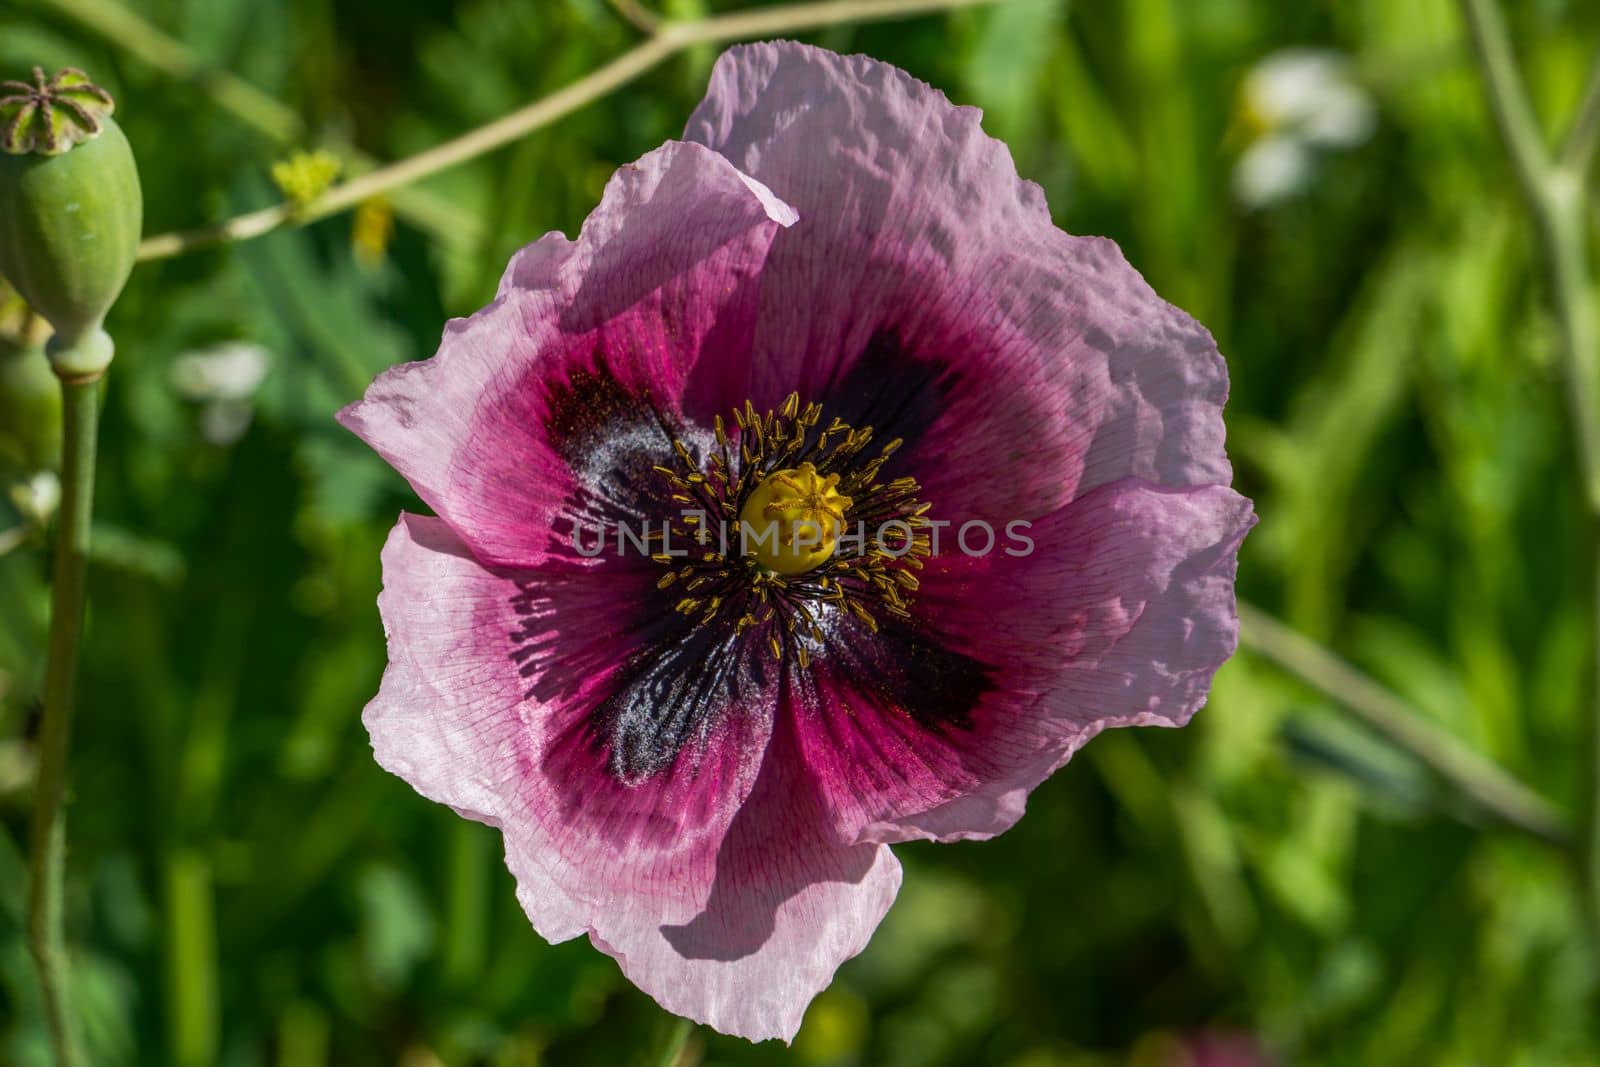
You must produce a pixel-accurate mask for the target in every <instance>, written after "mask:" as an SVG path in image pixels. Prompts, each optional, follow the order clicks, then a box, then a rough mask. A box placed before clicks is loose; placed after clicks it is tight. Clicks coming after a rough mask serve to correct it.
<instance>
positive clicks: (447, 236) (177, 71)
mask: <svg viewBox="0 0 1600 1067" xmlns="http://www.w3.org/2000/svg"><path fill="white" fill-rule="evenodd" d="M42 2H43V3H44V5H45V6H46V7H49V8H52V9H54V10H55V11H58V12H60V13H61V14H63V15H65V16H67V17H68V18H70V19H72V20H73V21H74V22H76V23H77V24H78V25H79V26H81V27H82V28H83V29H85V30H88V31H89V32H91V33H94V34H97V35H98V36H99V37H100V38H101V39H103V40H105V41H107V42H109V43H110V44H113V45H116V46H118V47H119V48H121V49H123V50H124V51H126V52H128V53H129V54H130V55H132V56H134V57H135V58H136V59H139V60H142V61H143V62H144V64H145V65H146V66H148V67H151V68H153V69H155V70H158V71H160V72H161V73H162V74H165V75H166V76H167V77H169V78H171V79H173V80H174V81H178V82H186V83H188V84H191V85H194V86H196V87H197V88H199V89H200V90H201V91H202V92H204V93H205V94H206V95H207V96H209V97H210V98H211V101H212V102H213V103H215V104H216V105H217V106H218V107H220V108H221V109H222V110H224V111H226V112H228V113H229V114H230V115H232V116H233V117H234V118H236V119H238V120H239V121H240V122H242V123H244V124H245V125H246V126H249V127H250V128H251V129H253V130H256V131H257V132H258V133H260V134H262V135H263V136H264V137H266V138H267V139H268V140H270V141H272V142H273V143H274V144H276V145H279V146H281V147H284V148H292V147H294V146H296V145H298V144H300V143H302V142H303V141H304V139H305V137H306V134H307V130H306V128H305V123H304V122H303V121H302V120H301V118H300V116H299V115H298V114H296V113H295V110H294V109H293V108H291V107H289V106H288V105H286V104H283V103H281V102H280V101H278V100H277V99H276V98H275V97H273V96H272V95H271V94H270V93H266V92H263V91H262V90H260V89H257V88H256V87H255V86H254V85H252V84H251V83H250V82H248V81H246V80H245V79H243V78H241V77H239V76H238V75H236V74H233V73H230V72H229V71H227V70H226V69H223V68H221V67H217V66H214V65H210V64H207V63H206V62H205V60H203V59H202V58H201V57H200V56H199V55H197V54H196V53H195V52H194V50H193V49H191V48H190V47H189V46H188V45H186V44H184V43H183V42H182V41H180V40H177V39H176V38H174V37H172V36H170V35H168V34H167V33H165V32H164V31H163V30H162V29H161V28H160V27H159V26H156V25H155V24H154V23H152V22H150V21H149V20H147V19H146V18H145V17H144V16H143V15H141V14H139V13H138V12H137V11H132V10H130V9H128V8H126V7H124V6H122V5H121V4H119V3H116V2H115V0H42ZM348 154H349V155H350V157H351V159H352V161H353V162H354V163H355V165H356V166H357V167H358V168H368V167H372V166H376V164H375V163H374V162H373V161H372V160H371V159H370V158H368V157H367V156H365V155H363V154H362V153H360V152H350V153H348ZM393 199H394V207H395V210H396V211H397V212H398V213H400V214H401V215H403V216H404V217H405V218H407V219H409V220H410V221H411V222H412V223H414V224H415V225H417V226H419V227H421V228H422V229H424V230H426V231H428V232H429V233H431V234H432V235H433V236H434V237H436V238H439V239H441V240H446V241H459V242H461V243H463V244H465V243H469V242H470V241H471V240H473V239H475V238H476V236H477V232H478V229H479V225H478V223H477V221H476V220H475V219H474V218H473V217H472V216H471V215H469V214H467V213H466V212H464V211H461V210H460V209H459V208H457V207H455V206H454V205H453V204H451V203H450V202H449V201H448V200H446V199H445V198H444V197H441V196H439V195H437V194H435V193H430V192H428V191H427V190H426V189H405V190H396V192H395V194H394V197H393Z"/></svg>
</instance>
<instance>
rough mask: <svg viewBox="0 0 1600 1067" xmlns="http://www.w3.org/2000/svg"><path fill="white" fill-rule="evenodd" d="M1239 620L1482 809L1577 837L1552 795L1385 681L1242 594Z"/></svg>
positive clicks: (1547, 835)
mask: <svg viewBox="0 0 1600 1067" xmlns="http://www.w3.org/2000/svg"><path fill="white" fill-rule="evenodd" d="M1239 623H1240V638H1241V640H1242V642H1243V643H1244V644H1245V645H1246V646H1247V647H1248V648H1250V649H1251V650H1252V651H1254V652H1255V653H1256V654H1257V655H1260V656H1263V657H1265V658H1266V659H1269V660H1271V661H1272V662H1273V663H1276V664H1277V665H1278V666H1279V667H1282V668H1283V669H1284V670H1286V671H1288V672H1289V673H1290V674H1293V675H1294V676H1296V677H1297V678H1299V679H1300V680H1301V681H1303V682H1305V683H1307V684H1308V685H1310V686H1311V687H1312V688H1313V689H1317V690H1319V691H1320V692H1322V693H1324V694H1326V695H1327V696H1328V697H1330V698H1331V699H1333V700H1336V701H1338V702H1339V703H1340V704H1341V705H1342V706H1343V707H1345V708H1346V709H1347V710H1348V711H1350V712H1351V713H1352V714H1354V715H1355V716H1356V717H1357V718H1359V719H1360V720H1361V721H1362V722H1364V723H1366V724H1367V726H1368V727H1369V728H1370V729H1371V730H1372V731H1373V732H1374V733H1376V734H1378V735H1380V736H1381V737H1383V738H1384V739H1385V740H1387V741H1388V742H1389V743H1390V744H1392V745H1394V746H1395V747H1396V748H1399V749H1401V750H1402V751H1404V752H1406V753H1408V754H1410V755H1411V756H1412V757H1413V758H1414V759H1416V761H1417V762H1418V763H1421V764H1422V765H1423V766H1425V767H1427V768H1428V769H1429V770H1430V771H1432V772H1433V773H1434V774H1435V775H1437V776H1438V777H1439V778H1440V779H1441V780H1442V781H1444V782H1446V783H1448V784H1449V785H1450V786H1451V787H1452V788H1453V789H1454V790H1455V791H1456V792H1457V793H1459V794H1460V795H1461V796H1463V797H1464V798H1466V799H1467V800H1468V801H1469V802H1470V803H1471V804H1472V806H1473V807H1474V808H1476V809H1477V810H1478V812H1479V813H1481V814H1482V815H1484V816H1486V817H1488V818H1489V819H1491V820H1493V821H1494V822H1497V823H1500V824H1502V825H1505V826H1509V827H1512V828H1514V829H1517V830H1521V831H1522V832H1524V833H1526V834H1529V835H1531V836H1533V837H1536V838H1539V839H1540V840H1542V841H1548V842H1550V843H1552V844H1555V845H1558V846H1561V847H1566V846H1568V845H1570V844H1571V843H1572V830H1571V828H1570V827H1569V826H1568V825H1567V820H1566V816H1565V815H1563V814H1562V813H1561V812H1560V811H1558V810H1557V809H1556V808H1555V807H1554V806H1552V805H1551V804H1550V802H1549V801H1547V800H1545V799H1544V797H1542V796H1540V795H1539V794H1538V793H1535V792H1534V791H1533V790H1532V789H1530V788H1528V786H1526V785H1524V784H1523V783H1522V782H1520V781H1518V780H1517V779H1516V778H1515V777H1513V776H1512V775H1511V774H1510V773H1508V772H1507V771H1505V770H1504V769H1502V768H1501V767H1500V766H1499V765H1498V764H1496V763H1494V762H1493V761H1491V760H1489V759H1487V758H1486V757H1484V756H1482V755H1480V754H1479V753H1477V752H1476V751H1474V750H1473V749H1472V748H1470V747H1469V746H1467V745H1466V744H1465V743H1463V742H1462V741H1461V740H1460V739H1459V738H1457V737H1456V736H1455V735H1454V734H1452V733H1450V732H1449V731H1448V730H1445V729H1443V728H1441V727H1439V726H1437V725H1435V724H1434V723H1433V722H1432V721H1430V720H1429V718H1428V717H1427V716H1426V715H1424V714H1423V713H1422V712H1420V711H1418V710H1416V709H1415V708H1413V707H1412V706H1411V705H1410V704H1408V703H1406V702H1405V701H1404V700H1402V699H1401V698H1400V697H1399V696H1397V695H1396V694H1395V693H1394V692H1392V691H1391V690H1389V689H1388V688H1386V687H1385V686H1383V685H1381V684H1380V683H1378V682H1377V681H1375V680H1373V679H1372V678H1369V677H1368V676H1366V675H1365V674H1363V673H1361V671H1359V670H1357V669H1356V668H1355V667H1353V666H1352V665H1351V664H1349V663H1347V662H1346V661H1344V660H1343V659H1340V658H1339V657H1338V656H1336V655H1334V654H1333V653H1332V652H1329V651H1328V650H1327V649H1325V648H1323V647H1322V646H1321V645H1319V644H1317V643H1316V642H1315V641H1313V640H1311V639H1310V638H1309V637H1306V636H1304V635H1303V634H1300V633H1297V632H1296V631H1294V630H1292V629H1290V628H1289V627H1288V626H1286V625H1285V624H1284V623H1282V622H1280V621H1279V620H1277V619H1275V618H1273V617H1272V616H1271V615H1268V614H1267V613H1266V612H1264V611H1262V610H1260V609H1259V608H1255V607H1252V606H1251V605H1249V604H1245V603H1242V602H1241V603H1240V604H1239Z"/></svg>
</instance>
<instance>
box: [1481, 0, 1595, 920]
mask: <svg viewBox="0 0 1600 1067" xmlns="http://www.w3.org/2000/svg"><path fill="white" fill-rule="evenodd" d="M1461 11H1462V15H1463V17H1464V18H1465V20H1466V23H1467V30H1468V33H1469V36H1470V37H1471V41H1472V49H1473V55H1474V58H1475V59H1476V61H1477V65H1478V70H1479V73H1480V75H1481V76H1482V78H1483V83H1484V91H1485V93H1486V94H1487V96H1488V99H1489V107H1490V110H1491V111H1492V112H1493V114H1494V119H1495V126H1496V128H1497V129H1498V130H1499V133H1500V139H1501V140H1502V141H1503V142H1504V144H1505V148H1506V152H1507V154H1508V155H1509V156H1510V157H1511V164H1512V170H1513V172H1514V173H1515V174H1516V178H1517V184H1518V186H1519V187H1520V189H1521V191H1522V195H1523V199H1524V200H1525V201H1526V202H1527V207H1528V211H1529V214H1530V215H1531V216H1532V217H1533V222H1534V234H1535V240H1536V244H1537V247H1538V250H1539V254H1540V257H1541V259H1542V260H1543V261H1544V271H1545V275H1546V281H1547V282H1548V284H1549V286H1550V296H1551V303H1552V305H1553V308H1554V311H1555V317H1556V324H1557V328H1558V330H1559V332H1560V335H1561V349H1562V362H1563V369H1564V371H1565V377H1566V384H1567V390H1566V391H1567V400H1568V404H1569V406H1570V408H1571V413H1572V422H1573V430H1574V434H1575V436H1576V437H1577V442H1578V459H1579V463H1580V465H1581V471H1582V475H1583V479H1584V489H1585V496H1586V498H1587V501H1588V505H1589V510H1590V513H1591V519H1592V527H1593V529H1594V531H1595V533H1596V535H1597V536H1595V537H1594V541H1595V542H1596V544H1597V546H1600V309H1597V308H1596V306H1595V299H1594V285H1593V278H1592V277H1591V271H1590V265H1589V260H1588V244H1587V234H1588V217H1587V216H1588V211H1587V204H1586V202H1585V199H1584V183H1585V178H1586V175H1587V171H1588V170H1589V168H1590V167H1591V166H1592V164H1593V162H1594V156H1595V148H1596V145H1597V143H1600V55H1597V56H1596V58H1595V61H1594V66H1593V69H1592V71H1591V73H1590V76H1589V81H1588V88H1587V89H1586V90H1585V93H1584V97H1583V99H1582V101H1581V102H1580V103H1579V105H1578V110H1577V114H1576V115H1575V117H1574V118H1573V120H1572V126H1571V129H1570V132H1569V133H1568V134H1567V136H1566V138H1565V139H1564V141H1563V144H1562V147H1561V149H1560V151H1559V152H1552V151H1551V150H1550V149H1549V148H1547V147H1546V145H1545V142H1544V137H1543V135H1542V134H1541V133H1540V130H1539V124H1538V120H1537V118H1536V116H1535V115H1534V111H1533V106H1532V104H1531V103H1530V102H1529V100H1528V94H1527V89H1526V86H1525V83H1524V82H1523V80H1522V76H1521V75H1520V74H1519V73H1518V71H1517V63H1516V57H1515V55H1514V54H1513V52H1512V49H1511V38H1510V34H1509V32H1508V31H1507V29H1506V24H1505V20H1504V19H1503V18H1502V17H1501V14H1500V10H1499V8H1498V7H1497V6H1496V5H1495V3H1494V0H1461ZM1593 565H1594V566H1595V570H1596V573H1595V575H1594V582H1595V586H1594V617H1593V625H1594V628H1595V640H1596V644H1597V649H1596V656H1595V675H1594V678H1593V682H1592V684H1593V686H1594V692H1593V693H1592V694H1591V700H1592V701H1593V703H1594V710H1593V714H1592V716H1591V717H1592V720H1593V721H1592V731H1593V734H1592V738H1591V741H1590V766H1589V796H1588V799H1587V802H1586V805H1585V806H1586V809H1587V810H1586V811H1585V813H1584V815H1585V818H1584V823H1583V830H1582V838H1581V841H1580V843H1579V846H1578V849H1577V857H1576V858H1577V860H1578V864H1579V870H1580V874H1581V878H1582V882H1583V886H1584V897H1585V903H1586V905H1587V907H1586V910H1587V911H1588V913H1589V916H1590V919H1591V921H1592V923H1593V924H1594V932H1595V937H1596V943H1597V945H1600V549H1597V554H1596V557H1595V559H1594V560H1593Z"/></svg>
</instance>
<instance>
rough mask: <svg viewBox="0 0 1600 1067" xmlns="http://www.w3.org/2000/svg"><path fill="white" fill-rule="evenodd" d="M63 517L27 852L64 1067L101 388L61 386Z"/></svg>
mask: <svg viewBox="0 0 1600 1067" xmlns="http://www.w3.org/2000/svg"><path fill="white" fill-rule="evenodd" d="M61 399H62V408H63V412H62V413H63V434H64V441H63V445H64V448H63V455H62V468H61V480H62V497H61V513H60V518H59V520H58V525H57V529H56V555H55V575H54V586H53V587H52V589H51V594H50V646H49V654H48V659H47V663H46V667H45V682H44V720H43V723H42V725H41V727H40V730H39V781H38V788H37V797H36V799H35V801H34V810H33V833H32V838H31V842H32V847H31V850H30V852H29V854H28V875H29V880H28V947H29V948H30V949H31V950H32V952H33V958H34V962H35V963H36V964H37V965H38V969H39V985H40V988H41V990H42V992H43V995H44V1005H45V1019H46V1022H47V1023H48V1025H49V1028H50V1039H51V1042H52V1044H53V1046H54V1048H55V1054H56V1063H57V1065H58V1067H71V1065H73V1064H76V1063H78V1062H80V1057H79V1054H78V1040H77V1034H76V1032H75V1028H74V1025H73V1019H72V1014H71V1011H70V1010H69V1008H68V1004H67V961H66V946H65V944H64V937H63V935H62V921H61V911H62V906H61V887H62V880H63V879H62V868H63V866H64V863H65V859H66V855H65V854H66V818H65V811H64V807H65V802H66V788H67V785H66V776H67V746H68V739H69V737H70V735H71V728H72V706H73V699H74V690H75V688H76V680H77V673H78V653H79V648H80V646H81V644H82V638H83V608H84V585H85V580H86V578H87V571H88V562H89V520H90V516H91V513H92V512H93V509H94V457H95V438H96V432H97V427H98V422H99V407H100V383H99V380H98V378H96V379H95V380H92V381H65V380H64V381H63V382H62V383H61Z"/></svg>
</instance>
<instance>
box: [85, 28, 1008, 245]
mask: <svg viewBox="0 0 1600 1067" xmlns="http://www.w3.org/2000/svg"><path fill="white" fill-rule="evenodd" d="M57 2H60V0H57ZM73 2H74V3H81V2H83V0H73ZM996 2H997V0H824V2H821V3H802V4H789V5H785V6H781V7H771V8H761V9H758V10H754V11H738V12H732V13H729V14H726V15H712V16H709V17H707V18H700V19H689V20H683V21H677V20H674V21H663V22H659V23H658V25H657V26H656V29H655V31H654V32H653V33H652V34H651V35H650V36H649V37H648V38H646V39H645V40H644V41H641V42H640V43H639V44H637V45H635V46H634V47H633V48H631V49H629V50H628V51H626V52H624V53H622V54H621V55H620V56H617V57H616V58H615V59H613V60H611V61H610V62H609V63H605V64H603V65H602V66H600V67H598V68H596V69H595V70H592V71H590V72H589V73H588V74H585V75H584V76H583V77H581V78H579V79H578V80H577V81H575V82H572V83H571V84H569V85H566V86H563V87H562V88H560V89H557V90H556V91H555V92H553V93H551V94H549V95H548V96H543V97H540V98H539V99H538V100H535V101H533V102H532V103H529V104H527V105H525V106H523V107H521V108H518V109H517V110H515V111H513V112H511V113H509V114H507V115H502V116H501V117H500V118H497V119H495V120H494V121H492V122H489V123H486V124H485V125H483V126H479V127H478V128H477V129H474V130H469V131H468V132H467V133H464V134H462V135H461V136H460V137H457V138H455V139H454V140H450V141H446V142H444V143H443V144H438V145H435V146H433V147H432V148H429V149H427V150H425V151H423V152H419V153H418V154H417V155H414V156H410V157H408V158H406V159H402V160H400V161H399V162H397V163H391V164H389V165H388V166H386V167H379V168H378V169H376V170H372V171H368V172H367V173H365V174H362V175H360V176H359V177H356V178H352V179H351V180H350V181H347V182H344V183H342V184H339V185H335V186H334V187H333V188H331V189H329V190H328V191H327V192H326V193H325V194H323V195H322V196H320V197H318V198H317V199H315V200H313V201H311V202H310V203H309V204H293V203H289V202H287V201H286V202H283V203H279V204H274V205H273V206H271V207H266V208H262V209H260V210H258V211H251V212H248V213H246V214H243V215H236V216H234V217H233V218H231V219H228V220H226V221H224V222H220V223H217V224H216V225H213V226H203V227H201V228H199V229H194V230H185V231H182V232H178V233H164V234H159V235H157V236H155V237H148V238H146V239H145V241H144V243H143V244H141V245H140V246H139V259H140V260H150V259H165V258H167V257H169V256H176V255H180V254H182V253H184V252H190V251H193V250H195V249H198V248H209V247H211V246H212V245H218V244H228V243H232V242H234V241H248V240H251V239H253V238H256V237H261V236H263V235H265V234H269V233H271V232H273V231H274V230H277V229H281V228H282V227H285V226H304V225H306V224H307V223H311V222H316V221H317V220H318V219H325V218H327V217H328V216H329V215H337V214H339V213H340V212H342V211H349V210H350V209H351V208H354V207H356V206H358V205H359V204H361V203H363V202H364V201H367V200H370V199H372V198H373V197H375V196H380V195H384V194H388V193H392V192H394V191H395V190H398V189H401V188H403V187H405V186H408V185H410V184H412V183H413V182H417V181H421V180H422V179H423V178H427V177H431V176H432V175H434V174H438V173H439V172H440V171H444V170H449V169H450V168H451V167H456V166H460V165H461V164H462V163H466V162H468V161H469V160H473V159H476V158H478V157H479V156H481V155H484V154H486V153H488V152H492V151H494V150H495V149H497V148H500V147H502V146H504V145H507V144H510V143H511V142H512V141H515V140H517V139H519V138H522V137H525V136H527V135H528V134H530V133H532V132H533V131H534V130H538V129H541V128H543V127H545V126H548V125H550V124H551V123H552V122H555V121H556V120H557V119H560V118H562V117H564V116H566V115H569V114H571V113H572V112H574V111H577V110H578V109H579V108H581V107H584V106H585V105H587V104H590V103H593V102H594V101H596V100H598V99H600V98H601V97H604V96H606V95H608V94H610V93H613V92H615V91H616V90H618V89H620V88H622V86H624V85H627V84H628V83H629V82H632V81H633V80H634V79H636V78H638V77H640V76H641V75H643V74H644V73H645V72H647V71H649V70H652V69H654V68H655V67H657V66H660V65H661V64H662V63H664V62H665V61H666V60H667V59H669V58H671V57H672V56H675V55H677V54H678V53H679V52H684V51H687V50H688V49H690V48H693V47H695V46H696V45H705V44H716V43H719V42H724V41H738V40H748V39H750V38H757V37H777V36H783V35H785V34H793V33H801V32H804V31H806V30H816V29H822V28H824V27H827V26H840V25H845V24H849V23H858V22H873V21H879V20H883V19H893V18H903V17H906V16H910V15H922V14H928V13H931V12H934V11H945V10H950V9H953V8H960V7H976V6H978V5H980V4H992V3H996Z"/></svg>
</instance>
